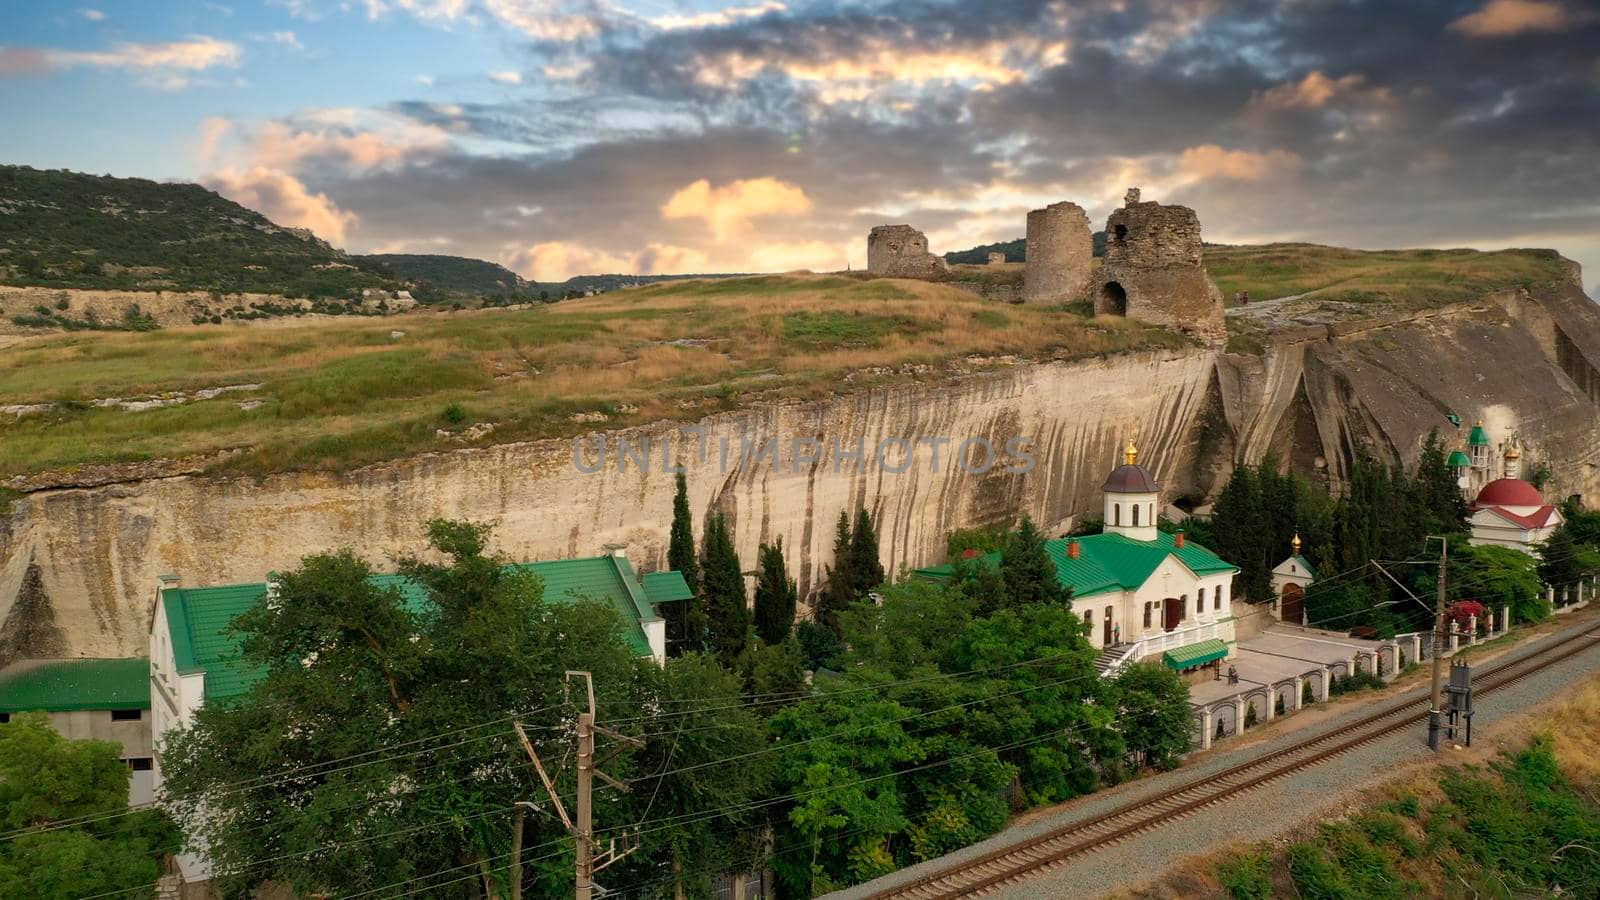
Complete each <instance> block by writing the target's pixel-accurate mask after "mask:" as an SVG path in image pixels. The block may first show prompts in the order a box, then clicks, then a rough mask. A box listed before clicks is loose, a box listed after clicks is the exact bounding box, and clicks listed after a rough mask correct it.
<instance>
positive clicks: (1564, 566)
mask: <svg viewBox="0 0 1600 900" xmlns="http://www.w3.org/2000/svg"><path fill="white" fill-rule="evenodd" d="M1595 572H1600V551H1597V550H1596V549H1595V548H1594V547H1592V546H1588V545H1585V544H1580V543H1578V540H1577V538H1576V537H1574V535H1573V531H1572V528H1571V527H1570V526H1568V525H1562V526H1561V527H1560V528H1557V529H1556V530H1555V533H1554V534H1552V535H1550V539H1549V540H1548V541H1545V542H1544V544H1543V545H1542V546H1540V547H1539V578H1540V580H1541V581H1543V582H1544V583H1545V584H1549V585H1554V586H1555V587H1557V588H1559V589H1565V588H1566V587H1567V586H1568V585H1571V584H1576V583H1577V582H1578V581H1580V580H1582V579H1584V578H1587V577H1589V576H1590V575H1593V574H1594V573H1595Z"/></svg>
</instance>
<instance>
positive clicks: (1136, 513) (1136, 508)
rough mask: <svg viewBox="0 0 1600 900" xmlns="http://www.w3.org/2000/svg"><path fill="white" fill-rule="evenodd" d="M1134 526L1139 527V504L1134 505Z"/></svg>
mask: <svg viewBox="0 0 1600 900" xmlns="http://www.w3.org/2000/svg"><path fill="white" fill-rule="evenodd" d="M1133 527H1135V528H1138V527H1139V504H1137V503H1135V504H1134V505H1133Z"/></svg>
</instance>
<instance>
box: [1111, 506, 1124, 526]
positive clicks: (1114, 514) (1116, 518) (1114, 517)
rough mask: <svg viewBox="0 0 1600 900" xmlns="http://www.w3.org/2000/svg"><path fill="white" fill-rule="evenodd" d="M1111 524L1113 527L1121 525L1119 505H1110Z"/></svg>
mask: <svg viewBox="0 0 1600 900" xmlns="http://www.w3.org/2000/svg"><path fill="white" fill-rule="evenodd" d="M1111 524H1113V525H1121V524H1122V504H1121V503H1116V504H1112V507H1111Z"/></svg>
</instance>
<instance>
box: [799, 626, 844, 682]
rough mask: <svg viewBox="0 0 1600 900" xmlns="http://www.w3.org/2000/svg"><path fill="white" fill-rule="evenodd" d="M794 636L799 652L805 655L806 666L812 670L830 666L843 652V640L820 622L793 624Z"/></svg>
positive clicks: (835, 663) (836, 662) (836, 661)
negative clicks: (798, 645)
mask: <svg viewBox="0 0 1600 900" xmlns="http://www.w3.org/2000/svg"><path fill="white" fill-rule="evenodd" d="M794 634H795V638H796V639H798V640H799V641H800V653H801V655H803V656H804V657H805V662H806V668H807V669H810V670H812V671H813V672H814V671H816V670H818V669H826V668H832V667H833V665H837V664H838V660H839V656H840V655H841V654H843V653H844V642H843V641H841V640H839V636H838V635H837V634H834V633H833V629H832V628H829V627H828V626H826V625H824V624H822V623H821V622H812V621H809V620H808V621H805V622H801V623H800V624H799V625H797V626H795V630H794Z"/></svg>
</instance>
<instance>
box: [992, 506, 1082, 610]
mask: <svg viewBox="0 0 1600 900" xmlns="http://www.w3.org/2000/svg"><path fill="white" fill-rule="evenodd" d="M1000 576H1001V579H1002V580H1003V581H1004V583H1005V593H1006V600H1007V601H1008V603H1009V605H1010V606H1011V607H1012V608H1016V607H1021V606H1032V605H1036V604H1043V603H1051V604H1057V605H1061V606H1066V605H1067V604H1069V603H1071V602H1072V591H1071V590H1070V589H1069V588H1066V587H1064V586H1063V585H1062V584H1061V581H1060V579H1058V578H1057V577H1056V564H1055V563H1054V562H1052V561H1051V559H1050V554H1048V553H1046V552H1045V549H1044V534H1043V533H1041V532H1040V531H1039V529H1038V528H1037V527H1036V526H1035V525H1034V524H1033V519H1032V518H1031V517H1029V516H1028V515H1026V514H1024V515H1023V517H1022V525H1021V526H1020V527H1019V528H1018V529H1017V530H1016V531H1015V532H1013V533H1012V534H1011V536H1010V538H1009V539H1007V541H1006V549H1005V554H1004V556H1002V557H1001V559H1000Z"/></svg>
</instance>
